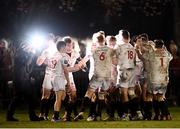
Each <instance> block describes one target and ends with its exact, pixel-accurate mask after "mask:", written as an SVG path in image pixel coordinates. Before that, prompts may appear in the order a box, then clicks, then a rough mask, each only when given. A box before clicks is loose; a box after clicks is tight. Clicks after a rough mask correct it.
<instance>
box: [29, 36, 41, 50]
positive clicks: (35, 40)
mask: <svg viewBox="0 0 180 129" xmlns="http://www.w3.org/2000/svg"><path fill="white" fill-rule="evenodd" d="M30 42H31V45H32V47H33V48H35V49H41V47H42V45H43V43H44V36H43V35H41V34H35V35H32V37H31V41H30Z"/></svg>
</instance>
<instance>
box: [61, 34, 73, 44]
mask: <svg viewBox="0 0 180 129" xmlns="http://www.w3.org/2000/svg"><path fill="white" fill-rule="evenodd" d="M62 40H63V41H64V42H65V43H72V38H71V37H70V36H65V37H63V39H62Z"/></svg>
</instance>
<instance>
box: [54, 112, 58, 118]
mask: <svg viewBox="0 0 180 129" xmlns="http://www.w3.org/2000/svg"><path fill="white" fill-rule="evenodd" d="M54 118H55V119H58V118H59V111H54Z"/></svg>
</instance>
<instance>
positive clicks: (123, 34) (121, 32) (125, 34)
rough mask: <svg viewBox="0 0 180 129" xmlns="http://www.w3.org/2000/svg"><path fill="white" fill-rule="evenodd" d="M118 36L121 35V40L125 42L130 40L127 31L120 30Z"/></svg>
mask: <svg viewBox="0 0 180 129" xmlns="http://www.w3.org/2000/svg"><path fill="white" fill-rule="evenodd" d="M119 34H121V36H122V37H123V39H126V40H128V39H130V33H129V31H127V30H120V31H119Z"/></svg>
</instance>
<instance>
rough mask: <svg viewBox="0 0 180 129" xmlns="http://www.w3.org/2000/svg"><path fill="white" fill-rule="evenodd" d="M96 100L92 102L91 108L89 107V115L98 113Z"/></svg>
mask: <svg viewBox="0 0 180 129" xmlns="http://www.w3.org/2000/svg"><path fill="white" fill-rule="evenodd" d="M96 104H97V103H96V102H92V101H91V103H90V109H89V116H92V115H95V114H96Z"/></svg>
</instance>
